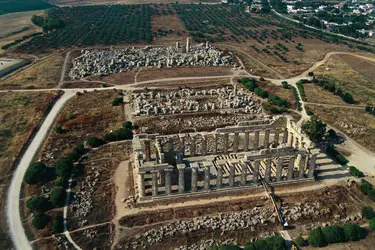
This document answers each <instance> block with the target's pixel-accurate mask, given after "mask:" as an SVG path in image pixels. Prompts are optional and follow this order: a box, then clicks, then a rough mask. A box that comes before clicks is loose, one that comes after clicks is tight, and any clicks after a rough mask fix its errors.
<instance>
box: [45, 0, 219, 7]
mask: <svg viewBox="0 0 375 250" xmlns="http://www.w3.org/2000/svg"><path fill="white" fill-rule="evenodd" d="M175 2H176V1H175V0H156V1H155V0H123V1H121V0H80V1H77V0H51V1H49V3H51V4H54V5H58V6H79V5H102V4H103V5H106V4H146V3H175ZM178 2H179V3H199V2H200V1H199V0H181V1H178ZM201 2H202V3H206V2H207V3H218V2H220V1H218V0H204V1H201Z"/></svg>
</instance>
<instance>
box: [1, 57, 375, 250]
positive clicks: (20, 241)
mask: <svg viewBox="0 0 375 250" xmlns="http://www.w3.org/2000/svg"><path fill="white" fill-rule="evenodd" d="M243 53H245V52H243ZM245 54H246V53H245ZM339 54H345V55H348V54H349V55H352V56H356V57H359V58H362V59H365V60H369V61H374V62H375V59H374V58H368V57H364V56H359V55H355V54H352V53H346V52H331V53H328V54H327V55H326V56H325V57H324V58H323V59H322V60H321V61H318V62H316V63H314V64H313V65H312V66H311V67H310V68H309V69H308V70H306V71H305V72H304V73H302V74H300V75H299V76H296V77H292V78H289V79H267V80H270V81H271V82H273V83H274V84H277V85H281V82H282V81H288V83H289V84H291V85H292V86H295V83H296V82H297V81H299V80H301V79H306V78H307V73H308V72H310V71H313V70H314V69H316V68H317V67H319V66H321V65H323V64H324V63H325V62H327V61H328V60H329V58H330V57H331V56H333V55H339ZM68 55H69V53H68ZM67 61H68V60H65V62H64V66H63V69H64V72H65V70H66V64H67ZM243 73H244V75H241V76H247V77H256V78H258V77H259V76H254V75H251V74H249V73H248V72H246V71H245V72H244V71H243ZM238 75H239V74H238V72H235V73H234V74H232V75H227V76H211V77H177V78H167V79H158V80H151V81H144V82H135V83H133V84H128V85H117V86H114V87H108V88H98V89H96V90H99V91H102V90H103V91H104V90H108V89H114V88H117V89H123V90H131V89H134V88H136V87H137V86H139V85H142V84H147V83H157V82H168V81H176V80H202V79H217V78H231V79H233V77H236V76H238ZM62 76H63V73H62V75H61V80H62V79H63V77H62ZM62 83H64V81H63V80H62V81H60V82H59V85H60V84H62ZM57 89H58V88H57ZM297 89H298V88H297ZM52 90H56V88H55V89H32V90H12V91H17V92H37V91H39V92H41V91H52ZM62 90H64V91H65V93H64V94H63V95H62V96H61V97H60V99H59V100H58V101H57V102H56V103H55V105H54V106H53V108H52V110H51V111H50V112H49V114H48V115H47V117H46V118H45V120H44V121H43V124H42V126H41V127H40V129H39V131H38V132H37V134H36V135H35V137H34V138H33V140H32V142H31V143H30V145H29V147H28V148H27V150H26V152H25V153H24V155H23V156H22V158H21V161H20V162H19V164H18V166H17V169H16V171H15V173H14V175H13V178H12V182H11V185H10V187H9V190H8V198H7V210H6V211H7V212H6V213H7V220H8V225H9V231H10V232H9V233H10V235H11V238H12V240H13V244H14V246H15V248H16V249H19V250H28V249H31V245H30V242H29V240H28V239H27V237H26V234H25V231H24V228H23V225H22V221H21V216H20V209H19V205H20V202H19V201H20V197H19V196H20V191H21V185H22V181H23V176H24V174H25V172H26V170H27V167H28V166H29V164H30V163H31V162H32V161H33V160H34V157H35V156H36V153H37V151H38V149H39V148H40V147H41V145H42V144H43V141H44V139H45V138H46V136H47V134H48V132H49V131H50V129H51V127H52V125H53V123H54V120H55V119H56V117H57V115H58V114H59V112H60V110H61V109H62V107H63V106H64V104H65V103H66V102H67V101H68V100H69V99H70V98H72V97H73V96H74V95H75V94H76V93H77V92H79V91H83V90H86V91H94V88H89V89H88V88H75V89H62ZM8 91H9V90H2V91H0V92H8ZM302 104H303V106H304V103H303V102H302ZM302 117H303V118H304V119H308V115H307V114H306V112H305V109H304V108H303V111H302ZM348 139H349V140H348V142H352V143H351V147H352V149H353V150H354V152H358V154H357V153H356V155H358V156H359V157H365V159H367V160H370V159H372V160H373V162H375V156H374V155H373V154H370V152H369V151H367V150H364V148H363V147H361V146H360V145H358V144H357V143H355V142H354V141H351V140H350V138H348ZM354 160H355V159H354ZM65 234H66V236H67V237H68V239H69V232H65ZM69 240H72V239H71V238H70V239H69ZM72 244H73V245H75V243H74V242H73V243H72ZM76 248H79V247H76Z"/></svg>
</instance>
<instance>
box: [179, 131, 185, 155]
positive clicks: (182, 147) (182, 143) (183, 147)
mask: <svg viewBox="0 0 375 250" xmlns="http://www.w3.org/2000/svg"><path fill="white" fill-rule="evenodd" d="M180 152H181V156H185V135H184V134H182V135H180Z"/></svg>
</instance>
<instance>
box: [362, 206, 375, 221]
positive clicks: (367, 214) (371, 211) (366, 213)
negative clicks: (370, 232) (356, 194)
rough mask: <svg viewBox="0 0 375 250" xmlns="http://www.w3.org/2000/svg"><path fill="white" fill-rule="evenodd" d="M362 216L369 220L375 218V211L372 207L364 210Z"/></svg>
mask: <svg viewBox="0 0 375 250" xmlns="http://www.w3.org/2000/svg"><path fill="white" fill-rule="evenodd" d="M362 216H363V217H365V218H366V219H368V220H371V219H372V218H374V217H375V213H374V209H373V208H372V207H370V206H368V207H363V208H362Z"/></svg>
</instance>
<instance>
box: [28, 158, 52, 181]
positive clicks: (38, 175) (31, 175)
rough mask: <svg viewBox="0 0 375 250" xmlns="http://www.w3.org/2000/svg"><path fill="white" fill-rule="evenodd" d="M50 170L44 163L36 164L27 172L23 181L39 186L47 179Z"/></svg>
mask: <svg viewBox="0 0 375 250" xmlns="http://www.w3.org/2000/svg"><path fill="white" fill-rule="evenodd" d="M47 175H48V169H47V166H46V165H45V164H44V163H43V162H34V163H31V164H30V165H29V167H28V168H27V170H26V173H25V176H24V177H23V181H24V182H25V183H27V184H37V183H39V182H42V181H45V180H46V179H47Z"/></svg>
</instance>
